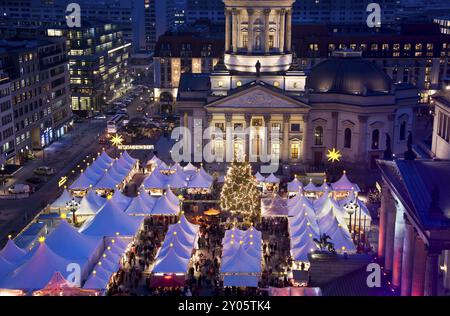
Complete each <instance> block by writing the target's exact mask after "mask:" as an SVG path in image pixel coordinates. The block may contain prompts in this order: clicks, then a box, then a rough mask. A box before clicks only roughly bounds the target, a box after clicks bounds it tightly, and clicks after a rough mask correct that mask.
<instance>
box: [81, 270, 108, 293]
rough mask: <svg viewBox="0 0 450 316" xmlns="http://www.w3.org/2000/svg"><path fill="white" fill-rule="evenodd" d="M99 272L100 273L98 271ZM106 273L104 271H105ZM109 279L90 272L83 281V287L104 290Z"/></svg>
mask: <svg viewBox="0 0 450 316" xmlns="http://www.w3.org/2000/svg"><path fill="white" fill-rule="evenodd" d="M99 274H100V273H99ZM105 275H106V273H105ZM108 283H109V280H104V279H102V278H101V277H100V276H98V275H97V274H91V275H90V276H89V278H88V279H87V280H86V282H85V283H84V286H83V289H86V290H104V289H106V286H107V285H108Z"/></svg>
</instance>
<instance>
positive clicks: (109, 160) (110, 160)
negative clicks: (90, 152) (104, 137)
mask: <svg viewBox="0 0 450 316" xmlns="http://www.w3.org/2000/svg"><path fill="white" fill-rule="evenodd" d="M96 160H101V161H104V162H106V163H107V164H111V163H113V162H114V159H113V158H111V157H110V156H109V155H108V154H107V153H106V151H103V152H102V154H101V155H100V156H98V158H97V159H96Z"/></svg>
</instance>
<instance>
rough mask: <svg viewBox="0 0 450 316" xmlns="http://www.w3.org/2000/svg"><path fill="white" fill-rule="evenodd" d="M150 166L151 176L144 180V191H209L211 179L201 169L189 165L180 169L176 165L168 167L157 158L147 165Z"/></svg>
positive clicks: (178, 165) (179, 166)
mask: <svg viewBox="0 0 450 316" xmlns="http://www.w3.org/2000/svg"><path fill="white" fill-rule="evenodd" d="M147 164H148V165H152V168H151V170H152V172H151V174H150V175H149V176H148V177H146V178H145V179H144V182H143V186H144V188H145V189H160V190H163V189H165V188H167V187H170V188H173V189H210V188H211V186H212V184H213V177H212V176H211V175H210V174H208V173H207V172H206V171H205V169H204V168H203V167H200V168H199V169H198V170H197V168H196V167H195V166H194V165H192V164H191V163H189V164H187V165H186V166H185V167H182V166H181V165H180V164H178V163H176V164H174V165H173V166H171V167H169V166H167V164H166V163H165V162H163V161H162V160H160V159H159V158H158V157H157V156H153V158H152V159H151V160H150V161H149V162H148V163H147Z"/></svg>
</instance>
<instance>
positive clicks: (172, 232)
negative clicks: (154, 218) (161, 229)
mask: <svg viewBox="0 0 450 316" xmlns="http://www.w3.org/2000/svg"><path fill="white" fill-rule="evenodd" d="M173 237H176V238H178V239H179V241H180V242H181V243H182V244H183V245H187V246H190V247H191V248H192V246H193V245H194V242H195V239H196V238H197V234H196V233H195V234H192V233H190V232H188V231H185V230H184V229H183V227H182V226H181V224H173V225H169V229H168V230H167V234H166V239H165V240H164V243H165V242H166V241H169V242H170V239H172V238H173Z"/></svg>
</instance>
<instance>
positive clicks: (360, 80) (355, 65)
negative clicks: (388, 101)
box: [306, 54, 392, 95]
mask: <svg viewBox="0 0 450 316" xmlns="http://www.w3.org/2000/svg"><path fill="white" fill-rule="evenodd" d="M391 86H392V80H391V78H390V77H389V76H388V75H387V74H386V73H385V72H384V71H383V70H382V69H380V68H379V67H378V66H377V65H375V64H374V63H372V62H370V61H367V60H364V59H362V58H361V57H360V55H357V54H334V56H333V57H331V58H329V59H327V60H325V61H323V62H322V63H320V64H318V65H317V66H315V67H313V68H312V70H311V73H310V74H309V75H308V77H307V78H306V91H308V92H310V93H342V94H360V95H367V94H380V93H381V94H386V93H389V92H390V91H391Z"/></svg>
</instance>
